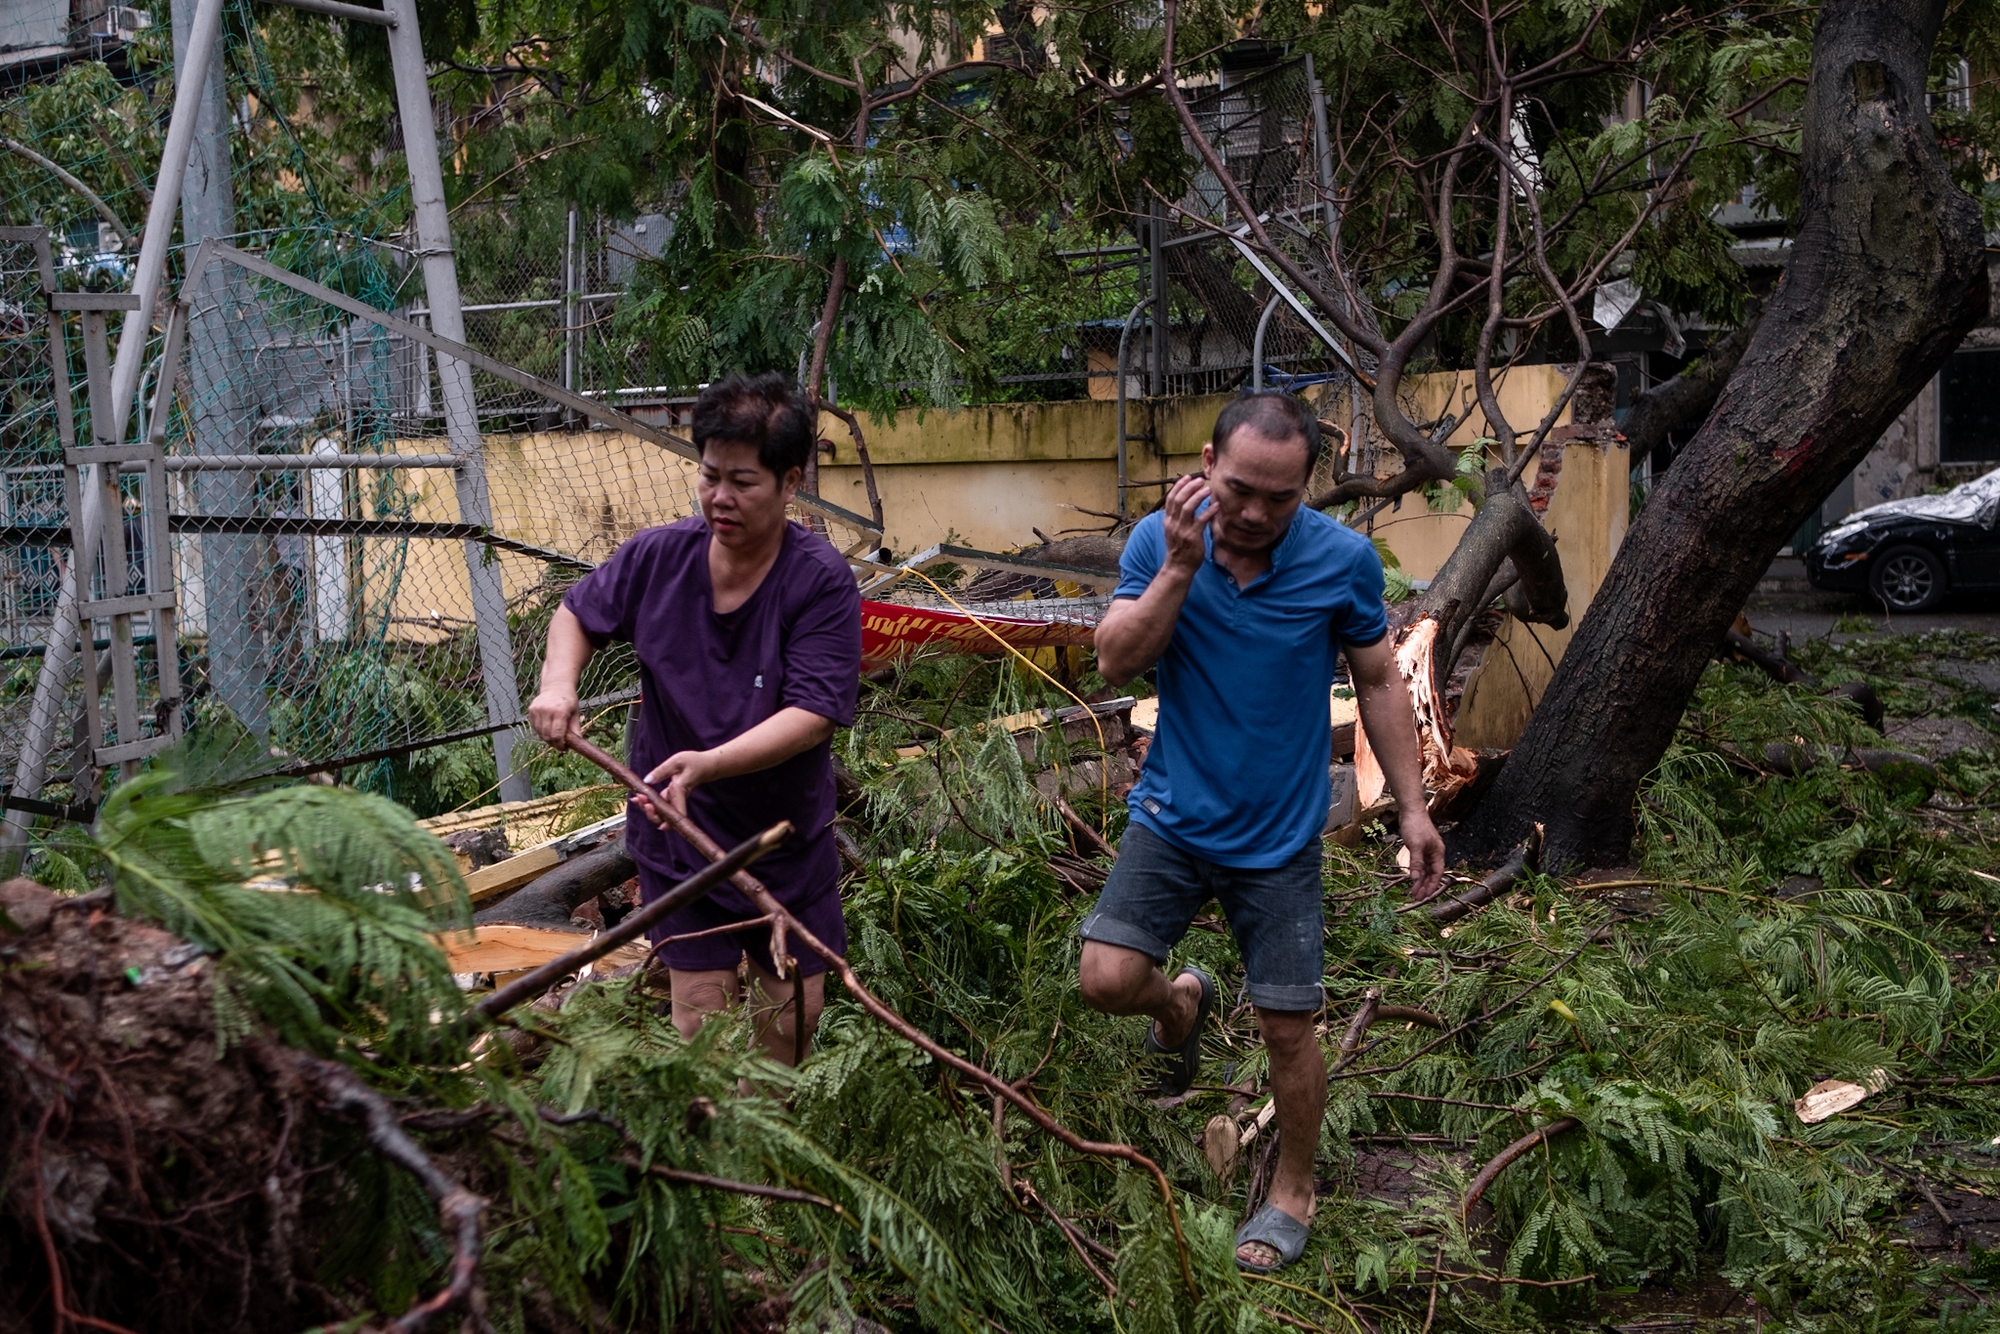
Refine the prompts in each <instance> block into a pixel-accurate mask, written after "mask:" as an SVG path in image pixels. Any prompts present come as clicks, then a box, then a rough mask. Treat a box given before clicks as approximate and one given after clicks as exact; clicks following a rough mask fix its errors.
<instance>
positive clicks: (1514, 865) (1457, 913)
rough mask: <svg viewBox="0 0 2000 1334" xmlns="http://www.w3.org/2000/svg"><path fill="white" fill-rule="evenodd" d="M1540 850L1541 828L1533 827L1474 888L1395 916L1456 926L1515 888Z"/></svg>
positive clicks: (1415, 905)
mask: <svg viewBox="0 0 2000 1334" xmlns="http://www.w3.org/2000/svg"><path fill="white" fill-rule="evenodd" d="M1541 850H1542V827H1541V826H1540V825H1539V824H1538V825H1536V826H1535V830H1534V832H1533V833H1531V834H1529V835H1528V837H1526V838H1525V839H1522V840H1521V845H1520V846H1519V847H1517V848H1515V849H1514V851H1513V854H1512V855H1511V856H1509V857H1508V858H1507V860H1506V861H1504V862H1502V863H1500V865H1499V866H1498V867H1497V868H1495V869H1494V870H1493V871H1492V872H1491V873H1490V874H1488V875H1487V876H1486V877H1485V878H1484V879H1483V880H1481V881H1480V882H1479V883H1478V884H1477V885H1474V886H1473V887H1472V888H1471V889H1468V890H1466V891H1465V892H1464V893H1463V894H1455V895H1453V896H1452V897H1451V898H1448V899H1433V900H1431V901H1430V902H1429V903H1412V904H1406V905H1405V906H1403V907H1401V908H1398V909H1397V910H1396V911H1398V912H1416V911H1421V912H1422V913H1423V914H1424V916H1426V917H1428V918H1430V919H1431V920H1432V921H1433V922H1436V923H1438V924H1439V925H1440V926H1442V925H1444V924H1445V923H1447V922H1456V921H1457V920H1458V919H1459V918H1461V917H1463V916H1465V915H1466V914H1467V913H1469V912H1471V911H1472V910H1473V909H1474V908H1478V907H1483V906H1484V905H1486V904H1488V903H1491V902H1492V901H1493V900H1494V899H1497V898H1499V897H1500V896H1501V895H1502V894H1505V893H1506V892H1507V891H1508V890H1510V889H1512V888H1513V887H1514V884H1515V882H1516V881H1518V880H1520V878H1521V877H1522V876H1523V875H1524V874H1526V873H1527V872H1529V871H1533V870H1536V869H1537V867H1536V861H1537V859H1538V858H1539V856H1540V855H1541Z"/></svg>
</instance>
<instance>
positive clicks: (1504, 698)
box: [1456, 443, 1632, 749]
mask: <svg viewBox="0 0 2000 1334" xmlns="http://www.w3.org/2000/svg"><path fill="white" fill-rule="evenodd" d="M1631 471H1632V457H1631V452H1630V451H1629V450H1627V449H1626V448H1625V447H1624V445H1622V444H1618V445H1612V446H1610V447H1608V448H1599V447H1598V446H1596V445H1591V444H1582V443H1573V444H1571V445H1570V446H1569V447H1568V448H1566V449H1565V450H1564V451H1563V461H1562V473H1561V475H1560V476H1559V477H1558V479H1557V481H1556V488H1555V494H1554V495H1553V496H1551V497H1550V499H1549V511H1548V514H1547V516H1546V518H1545V523H1546V525H1547V527H1548V530H1549V534H1550V535H1551V536H1552V537H1554V538H1555V540H1556V552H1557V554H1558V555H1560V556H1561V557H1562V566H1563V581H1564V582H1565V583H1566V584H1567V585H1568V586H1569V618H1570V619H1569V624H1568V625H1567V626H1565V627H1564V628H1563V629H1561V630H1551V629H1550V628H1549V627H1548V626H1546V625H1525V624H1522V623H1521V622H1519V621H1516V620H1514V619H1513V618H1512V617H1509V618H1508V619H1507V621H1506V622H1505V624H1503V625H1502V626H1501V628H1500V634H1499V635H1498V636H1497V637H1496V638H1495V639H1494V641H1493V643H1492V644H1491V645H1489V646H1488V647H1487V650H1486V655H1485V656H1484V657H1483V658H1481V659H1480V662H1479V665H1478V666H1477V667H1475V668H1473V669H1472V673H1471V675H1470V676H1469V677H1467V679H1466V683H1465V695H1464V697H1463V698H1462V699H1461V700H1460V701H1459V709H1458V720H1457V727H1458V731H1457V736H1456V740H1457V743H1458V744H1459V745H1461V746H1470V747H1472V748H1474V749H1478V748H1481V747H1495V748H1505V747H1510V746H1512V745H1513V744H1514V742H1515V741H1517V740H1518V739H1519V738H1520V735H1521V730H1522V729H1523V728H1525V727H1526V726H1527V725H1528V716H1529V715H1530V714H1531V713H1533V712H1534V708H1535V705H1536V704H1537V703H1539V702H1540V701H1541V698H1542V692H1543V691H1545V690H1547V689H1548V685H1549V681H1550V679H1551V678H1553V677H1554V676H1555V670H1556V664H1557V663H1559V662H1561V661H1562V655H1563V650H1564V649H1566V648H1567V647H1569V641H1570V636H1571V635H1572V634H1573V633H1575V630H1576V624H1577V622H1578V621H1580V620H1582V619H1583V612H1584V608H1585V607H1587V606H1589V605H1590V599H1591V598H1592V597H1593V596H1595V595H1596V593H1597V589H1598V586H1599V585H1600V584H1602V583H1603V582H1604V576H1605V574H1606V573H1607V572H1608V571H1609V570H1610V568H1611V559H1612V557H1614V556H1616V555H1617V554H1618V546H1619V544H1620V543H1621V542H1623V541H1624V540H1625V528H1626V525H1627V523H1628V522H1629V520H1630V516H1631V504H1632V502H1631V483H1630V480H1629V479H1630V477H1631Z"/></svg>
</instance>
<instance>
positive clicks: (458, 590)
mask: <svg viewBox="0 0 2000 1334" xmlns="http://www.w3.org/2000/svg"><path fill="white" fill-rule="evenodd" d="M1562 379H1563V368H1562V367H1556V366H1536V367H1526V368H1523V369H1521V370H1517V371H1514V372H1513V373H1511V374H1510V375H1508V376H1507V377H1505V378H1504V379H1503V380H1502V382H1501V385H1500V388H1499V395H1500V399H1501V404H1502V406H1503V408H1504V409H1505V410H1506V412H1507V413H1508V416H1509V418H1510V419H1511V420H1513V421H1516V422H1521V423H1530V422H1533V421H1535V420H1536V419H1538V418H1539V417H1540V416H1541V414H1542V413H1543V412H1544V411H1545V410H1546V408H1547V405H1548V404H1549V403H1550V402H1552V401H1553V398H1554V396H1555V394H1556V393H1557V392H1558V391H1559V389H1560V386H1561V383H1562ZM1408 394H1409V400H1410V402H1409V409H1410V411H1411V412H1412V413H1413V414H1414V415H1415V416H1416V417H1417V418H1418V419H1420V420H1424V419H1433V418H1435V417H1437V416H1439V415H1440V414H1441V413H1442V412H1443V411H1444V410H1445V408H1446V407H1447V405H1449V406H1450V407H1451V408H1452V409H1453V410H1454V411H1456V412H1458V413H1459V414H1460V415H1462V416H1464V417H1465V418H1466V420H1465V421H1464V422H1462V423H1461V424H1460V425H1459V427H1458V428H1457V430H1456V431H1455V432H1454V433H1453V435H1452V436H1451V440H1450V443H1451V444H1452V445H1454V446H1455V447H1469V446H1471V445H1472V444H1473V443H1474V441H1475V440H1476V439H1477V438H1479V437H1480V436H1482V435H1486V434H1489V433H1490V432H1489V428H1488V427H1487V425H1486V422H1485V419H1484V417H1483V416H1482V415H1481V414H1480V413H1479V412H1478V410H1477V407H1476V405H1473V404H1472V403H1471V397H1472V396H1471V377H1470V375H1469V374H1442V375H1431V376H1419V377H1413V379H1412V381H1411V384H1410V387H1409V390H1408ZM1229 398H1230V396H1229V395H1220V394H1218V395H1209V396H1204V397H1190V398H1179V399H1171V400H1165V401H1162V402H1159V403H1149V402H1147V401H1145V400H1143V399H1140V400H1133V401H1130V402H1128V404H1127V428H1128V434H1129V448H1128V458H1127V471H1128V477H1129V479H1130V480H1131V481H1133V482H1139V483H1144V482H1149V481H1159V480H1162V479H1166V478H1171V477H1174V476H1177V475H1179V474H1181V473H1185V472H1188V471H1191V470H1193V469H1194V468H1196V467H1197V466H1199V455H1200V451H1201V447H1202V445H1203V444H1204V443H1205V442H1206V441H1207V440H1208V438H1209V434H1210V432H1211V430H1212V428H1213V427H1214V424H1215V418H1216V415H1217V414H1218V413H1219V412H1221V410H1222V408H1223V405H1224V404H1226V403H1227V402H1228V401H1229ZM1353 406H1354V405H1352V404H1351V403H1348V402H1347V401H1346V400H1345V399H1339V400H1336V401H1333V402H1326V403H1322V404H1321V405H1320V411H1321V414H1322V416H1326V417H1329V418H1330V419H1334V420H1341V421H1351V420H1352V419H1353V417H1354V411H1353ZM1363 406H1364V409H1365V406H1366V405H1365V404H1364V405H1363ZM1364 417H1365V412H1364ZM861 426H862V430H863V431H864V433H865V434H866V436H867V441H868V450H869V456H870V458H871V459H872V460H873V462H874V466H875V476H876V483H877V486H878V487H879V488H880V490H881V493H882V500H883V511H884V526H885V528H886V529H887V533H886V536H885V541H886V543H887V545H888V546H889V547H890V549H891V550H893V551H895V552H897V553H899V554H907V553H909V552H911V551H916V550H920V549H922V548H923V547H926V546H929V545H931V544H933V543H937V542H945V541H955V542H959V543H963V544H965V545H968V546H973V547H980V548H984V549H987V550H993V551H1005V550H1010V549H1013V548H1017V547H1021V546H1026V545H1031V544H1033V543H1035V542H1036V541H1037V540H1038V539H1037V537H1036V531H1035V530H1036V529H1040V530H1041V532H1043V533H1045V534H1047V535H1048V536H1050V537H1055V536H1058V535H1059V534H1060V533H1061V532H1062V531H1063V530H1065V529H1098V530H1101V529H1103V528H1104V527H1105V526H1106V525H1107V523H1108V520H1107V519H1105V518H1102V517H1099V516H1101V515H1109V514H1113V513H1115V512H1116V510H1117V504H1118V485H1117V479H1118V473H1117V434H1118V428H1117V404H1116V403H1115V402H1112V401H1108V400H1099V399H1083V400H1076V401H1071V402H1062V403H1017V404H994V405H988V406H981V407H975V408H967V409H964V410H961V411H957V412H943V411H937V410H930V411H917V410H910V411H905V412H901V413H898V414H896V415H895V416H894V417H893V418H891V419H888V420H876V419H872V418H869V417H866V416H864V417H863V418H862V419H861ZM821 432H822V434H823V435H824V436H825V438H826V439H828V440H830V441H832V442H833V446H834V452H833V456H832V459H831V460H830V461H823V462H822V465H821V473H820V475H821V490H822V493H823V494H824V495H825V496H826V497H827V499H828V500H831V501H833V502H834V503H836V504H839V505H841V506H843V507H845V508H847V509H850V510H853V511H855V512H856V513H863V514H865V513H866V512H867V509H868V502H867V498H866V489H865V487H864V486H863V484H862V477H861V468H860V466H859V461H858V458H857V455H856V452H855V449H854V444H853V440H852V438H851V437H850V435H849V434H848V430H847V427H846V426H845V424H843V423H842V422H841V421H839V420H838V419H837V418H834V417H831V416H829V417H826V418H824V419H823V421H822V423H821ZM1357 438H1358V439H1359V441H1360V453H1359V454H1358V457H1359V458H1361V459H1363V460H1364V461H1365V460H1371V459H1372V460H1373V461H1374V466H1375V467H1376V470H1377V471H1378V472H1379V473H1382V474H1385V475H1386V474H1388V473H1390V472H1393V471H1394V470H1395V467H1396V463H1397V459H1396V457H1395V455H1394V453H1393V451H1392V450H1388V449H1386V448H1384V447H1383V446H1382V443H1381V442H1380V441H1379V440H1378V439H1376V437H1375V435H1374V432H1373V429H1372V427H1370V426H1368V425H1367V424H1366V422H1365V421H1364V422H1363V423H1362V424H1361V428H1360V430H1359V431H1358V432H1357ZM412 448H414V446H412ZM486 469H487V483H488V487H489V490H490V492H491V496H492V508H493V516H494V520H495V524H496V526H498V527H499V528H500V529H501V531H503V532H505V533H506V534H507V535H509V536H510V537H515V538H517V539H519V540H521V541H524V542H528V543H532V544H535V545H538V546H545V547H549V548H552V549H554V550H559V551H564V552H570V553H574V554H577V555H580V556H583V557H585V558H587V559H591V560H601V559H603V558H604V557H605V556H607V555H609V554H610V553H611V552H612V551H614V550H616V549H617V546H618V544H619V543H620V542H622V541H624V540H625V538H627V537H629V536H630V535H631V534H632V533H633V532H635V531H637V530H638V529H640V528H642V527H646V526H649V525H651V524H657V523H665V522H669V521H671V520H673V519H676V518H679V517H681V516H682V515H685V514H688V513H691V512H692V511H693V509H694V467H693V465H692V464H690V463H688V462H686V461H684V460H682V459H681V458H679V457H678V456H676V455H674V454H671V453H668V452H667V451H665V450H662V449H660V448H658V447H656V446H654V445H650V444H648V443H646V442H645V441H643V440H639V439H637V438H636V437H632V436H628V435H624V434H622V433H618V432H610V431H584V432H573V433H556V432H538V433H532V434H523V435H496V436H490V437H488V438H487V441H486ZM1576 475H1577V476H1582V474H1576ZM378 476H379V475H377V474H361V475H360V478H361V482H362V485H363V486H364V487H368V486H372V485H373V484H374V481H375V479H376V478H377V477H378ZM396 481H397V483H398V485H399V486H400V487H402V488H403V489H404V490H405V492H406V493H407V494H408V495H409V497H410V500H411V503H410V507H409V515H410V517H411V518H414V519H422V520H434V521H444V522H451V521H455V520H456V519H457V518H458V508H457V503H456V500H455V497H454V495H453V492H452V484H451V479H450V475H449V474H447V473H443V472H412V473H404V474H399V475H398V476H397V478H396ZM1319 481H1320V483H1321V484H1324V482H1325V481H1326V478H1325V477H1322V478H1320V479H1319ZM1579 484H1580V485H1581V484H1585V483H1579ZM1565 485H1566V486H1567V485H1569V482H1568V479H1565ZM1587 485H1589V486H1592V487H1597V488H1600V489H1604V490H1605V491H1606V493H1607V495H1609V496H1611V497H1612V499H1613V500H1615V503H1616V505H1617V506H1619V507H1621V508H1620V512H1621V513H1622V506H1623V505H1624V503H1625V494H1626V492H1625V483H1624V479H1623V477H1622V475H1620V476H1619V477H1617V478H1612V477H1610V476H1609V474H1608V473H1606V474H1604V475H1603V476H1601V477H1600V476H1597V475H1596V474H1595V473H1592V474H1590V480H1589V481H1588V482H1587ZM1128 494H1129V495H1130V497H1131V511H1132V513H1134V514H1142V513H1145V512H1146V511H1147V510H1149V509H1151V508H1153V507H1154V506H1156V505H1157V504H1158V503H1159V499H1160V497H1161V495H1162V494H1163V489H1162V488H1160V487H1143V486H1142V487H1138V488H1134V489H1132V490H1131V491H1129V493H1128ZM1599 499H1600V500H1602V499H1603V498H1602V497H1600V498H1599ZM1605 503H1609V502H1605ZM1093 511H1094V513H1092V512H1093ZM1470 521H1471V510H1470V508H1469V507H1467V506H1465V505H1463V504H1462V503H1458V504H1453V503H1445V504H1441V505H1439V506H1438V507H1437V508H1436V509H1435V510H1434V509H1432V508H1431V507H1430V506H1429V505H1428V504H1427V503H1426V502H1425V500H1424V498H1423V497H1422V496H1420V495H1410V496H1405V497H1403V498H1402V499H1401V500H1400V501H1398V502H1396V503H1395V504H1393V505H1392V506H1390V507H1389V508H1386V509H1385V510H1383V511H1382V513H1380V514H1378V515H1377V516H1375V518H1374V519H1373V520H1372V521H1371V522H1370V523H1369V524H1368V525H1367V528H1368V530H1369V531H1371V532H1372V533H1373V534H1374V535H1375V536H1377V537H1379V538H1381V539H1382V541H1383V542H1384V543H1385V544H1386V545H1387V546H1388V547H1389V549H1390V551H1391V552H1392V553H1393V554H1394V555H1395V557H1396V558H1397V560H1398V561H1399V562H1400V564H1401V567H1402V569H1403V571H1404V572H1405V573H1406V574H1408V575H1409V576H1410V577H1411V578H1413V579H1427V578H1430V577H1431V576H1433V575H1434V574H1436V573H1437V570H1438V567H1439V566H1440V565H1442V564H1443V562H1444V560H1445V558H1446V557H1447V556H1448V555H1450V553H1451V550H1452V548H1453V547H1454V546H1455V545H1456V543H1457V541H1458V538H1459V535H1460V534H1461V533H1462V532H1463V531H1464V529H1465V526H1466V524H1467V523H1469V522H1470ZM1621 531H1622V530H1621ZM836 536H839V537H843V538H851V537H853V536H858V534H854V535H847V534H837V535H836ZM1592 540H1593V541H1594V540H1595V539H1592ZM374 545H376V544H374V543H372V542H371V546H374ZM381 549H382V550H388V549H389V548H388V545H387V544H381ZM1564 554H1565V557H1566V558H1567V555H1568V551H1567V549H1565V552H1564ZM497 559H498V560H499V562H500V565H501V569H502V571H503V574H504V577H505V584H506V588H507V592H508V595H509V596H510V597H511V596H517V595H519V594H521V593H522V592H525V591H526V590H527V589H529V588H531V587H533V586H534V585H535V584H536V583H538V582H539V581H540V580H541V578H542V576H543V567H542V565H541V564H540V563H539V562H537V561H535V560H533V559H532V558H529V557H525V556H517V555H513V554H510V553H500V554H499V555H498V557H497ZM1595 587H1596V584H1595V581H1594V580H1592V581H1591V582H1590V583H1589V585H1588V588H1591V589H1594V588H1595ZM370 593H371V594H373V595H378V596H379V595H380V594H381V590H379V589H371V590H370ZM1584 596H1585V597H1586V598H1587V592H1586V593H1585V594H1584ZM468 605H469V604H468V602H467V597H466V591H465V566H464V558H463V555H462V553H461V551H460V548H459V545H458V544H457V543H455V542H417V543H412V544H410V547H409V551H408V555H407V560H406V566H405V568H404V571H403V575H402V579H401V582H400V584H399V586H398V590H397V603H396V609H395V614H396V616H397V618H398V622H399V624H400V625H402V626H405V627H408V628H407V629H406V630H404V631H403V632H402V633H406V634H409V635H413V636H418V637H421V636H423V635H426V634H431V633H439V632H442V631H444V630H448V629H450V628H451V627H452V626H453V625H455V624H462V623H463V620H464V618H465V617H466V616H467V615H468V614H469V613H468V610H467V608H468ZM1576 605H1577V606H1578V607H1579V609H1580V607H1581V605H1582V604H1581V602H1580V601H1579V602H1577V603H1576ZM426 622H428V623H430V624H431V625H433V626H435V627H436V629H434V630H427V629H426V628H425V625H424V623H426Z"/></svg>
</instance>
